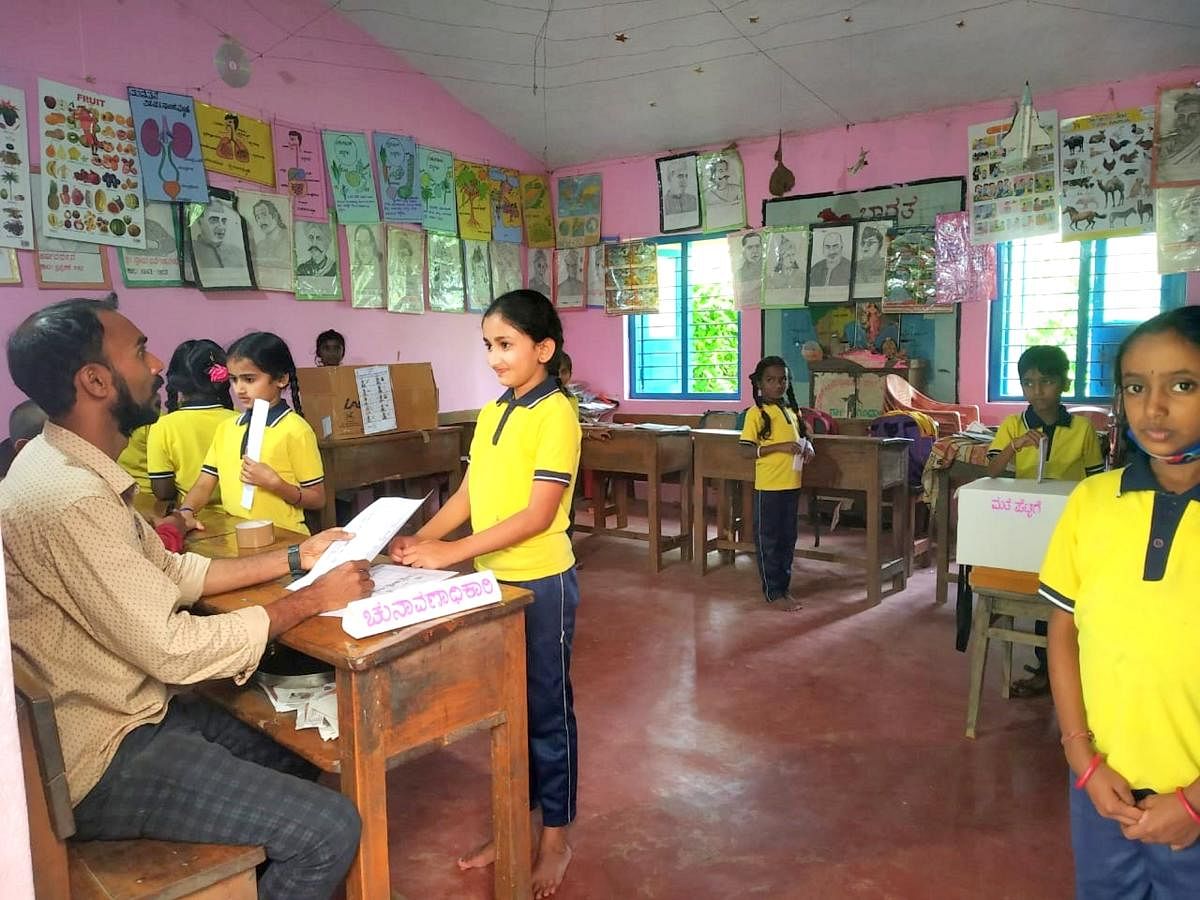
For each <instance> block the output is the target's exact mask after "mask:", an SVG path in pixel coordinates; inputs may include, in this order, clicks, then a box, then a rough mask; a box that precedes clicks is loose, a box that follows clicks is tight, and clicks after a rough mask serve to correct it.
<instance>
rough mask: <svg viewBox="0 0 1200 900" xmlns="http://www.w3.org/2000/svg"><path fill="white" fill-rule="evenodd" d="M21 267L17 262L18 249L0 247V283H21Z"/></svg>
mask: <svg viewBox="0 0 1200 900" xmlns="http://www.w3.org/2000/svg"><path fill="white" fill-rule="evenodd" d="M20 283H21V267H20V266H19V265H18V264H17V251H16V250H14V249H13V248H12V247H0V284H20Z"/></svg>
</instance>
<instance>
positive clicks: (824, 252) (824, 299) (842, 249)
mask: <svg viewBox="0 0 1200 900" xmlns="http://www.w3.org/2000/svg"><path fill="white" fill-rule="evenodd" d="M809 231H810V240H809V253H808V302H809V303H845V302H846V301H848V300H849V299H850V279H851V277H852V276H853V274H854V225H852V224H850V225H842V224H828V225H813V226H811V227H810V229H809Z"/></svg>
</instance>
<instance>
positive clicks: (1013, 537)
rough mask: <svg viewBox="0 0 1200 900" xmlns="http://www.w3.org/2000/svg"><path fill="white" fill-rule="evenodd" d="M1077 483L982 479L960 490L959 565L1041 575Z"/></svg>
mask: <svg viewBox="0 0 1200 900" xmlns="http://www.w3.org/2000/svg"><path fill="white" fill-rule="evenodd" d="M1077 484H1078V482H1076V481H1042V482H1040V483H1039V482H1037V481H1033V480H1031V479H1028V478H1020V479H1018V478H980V479H979V480H978V481H972V482H971V483H970V484H964V485H963V486H962V487H960V488H959V489H958V549H957V550H956V551H955V554H954V556H955V559H956V560H957V561H958V562H959V563H963V564H969V565H973V566H992V567H994V568H997V569H1013V570H1015V571H1018V572H1037V571H1039V570H1040V569H1041V567H1042V557H1044V556H1045V555H1046V548H1047V547H1048V546H1049V545H1050V536H1051V535H1052V534H1054V526H1055V525H1056V524H1058V519H1059V516H1061V515H1062V511H1063V507H1065V506H1066V505H1067V497H1068V496H1070V494H1071V491H1073V490H1074V489H1075V486H1076V485H1077Z"/></svg>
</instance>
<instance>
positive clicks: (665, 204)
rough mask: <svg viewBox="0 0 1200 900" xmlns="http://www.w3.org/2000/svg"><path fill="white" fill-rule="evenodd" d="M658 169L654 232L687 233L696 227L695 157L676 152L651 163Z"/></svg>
mask: <svg viewBox="0 0 1200 900" xmlns="http://www.w3.org/2000/svg"><path fill="white" fill-rule="evenodd" d="M654 165H655V167H656V168H657V169H658V230H659V231H661V232H662V233H663V234H670V233H671V232H672V231H690V230H691V229H693V228H699V227H700V183H699V181H698V179H697V178H696V154H695V153H680V154H679V155H678V156H664V157H661V158H659V159H656V160H655V161H654Z"/></svg>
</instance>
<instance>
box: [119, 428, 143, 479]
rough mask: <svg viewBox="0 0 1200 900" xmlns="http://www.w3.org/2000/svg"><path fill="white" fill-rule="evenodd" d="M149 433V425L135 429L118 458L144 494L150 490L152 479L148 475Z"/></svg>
mask: <svg viewBox="0 0 1200 900" xmlns="http://www.w3.org/2000/svg"><path fill="white" fill-rule="evenodd" d="M149 433H150V426H149V425H143V426H141V427H140V428H135V429H134V430H133V434H131V435H130V436H129V443H128V444H126V445H125V449H124V450H122V451H121V455H120V456H118V457H117V464H118V465H119V466H120V467H121V468H122V469H124V470H125V471H126V472H128V473H129V477H130V478H132V479H133V480H134V481H136V482H137V486H138V490H139V491H141V492H142V493H145V492H146V491H149V490H150V478H149V476H148V475H147V474H146V438H147V436H148V435H149Z"/></svg>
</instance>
